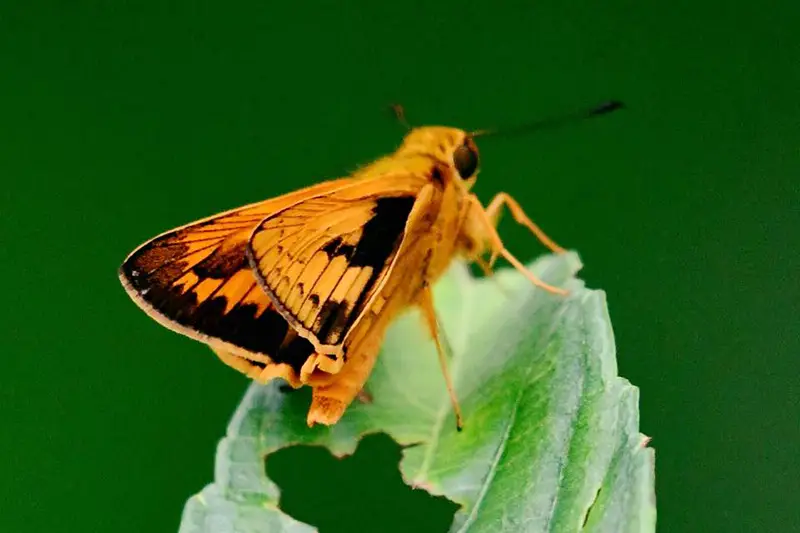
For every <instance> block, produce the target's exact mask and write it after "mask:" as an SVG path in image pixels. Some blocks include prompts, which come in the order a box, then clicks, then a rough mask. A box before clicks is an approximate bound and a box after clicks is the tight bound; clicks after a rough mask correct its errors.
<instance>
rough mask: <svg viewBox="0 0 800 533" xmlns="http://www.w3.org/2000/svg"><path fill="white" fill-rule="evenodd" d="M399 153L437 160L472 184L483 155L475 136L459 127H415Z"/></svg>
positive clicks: (440, 165) (453, 174)
mask: <svg viewBox="0 0 800 533" xmlns="http://www.w3.org/2000/svg"><path fill="white" fill-rule="evenodd" d="M398 154H404V155H408V156H415V157H424V158H426V159H428V160H431V159H433V160H434V161H435V162H436V163H437V165H438V166H439V167H446V168H447V169H448V170H449V171H450V172H448V174H449V175H450V176H453V177H454V178H456V179H458V180H460V181H461V182H463V183H464V184H465V185H466V187H467V188H469V187H471V186H472V184H473V183H474V182H475V179H476V177H477V175H478V167H479V164H480V156H479V153H478V147H477V146H476V145H475V141H474V140H473V137H472V135H470V134H469V133H467V132H466V131H464V130H460V129H458V128H446V127H443V126H425V127H420V128H414V129H412V130H411V131H409V132H408V134H407V135H406V136H405V138H404V139H403V145H402V146H401V147H400V149H399V150H398Z"/></svg>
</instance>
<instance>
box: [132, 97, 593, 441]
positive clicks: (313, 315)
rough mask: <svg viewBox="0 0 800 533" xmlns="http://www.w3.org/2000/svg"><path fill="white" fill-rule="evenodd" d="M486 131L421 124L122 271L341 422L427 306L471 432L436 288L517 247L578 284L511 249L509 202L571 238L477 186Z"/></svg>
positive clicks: (150, 244)
mask: <svg viewBox="0 0 800 533" xmlns="http://www.w3.org/2000/svg"><path fill="white" fill-rule="evenodd" d="M603 112H606V111H603ZM595 113H596V112H595ZM597 114H599V113H597ZM482 134H484V132H473V133H469V132H467V131H465V130H461V129H458V128H451V127H443V126H426V127H417V128H410V130H409V131H408V133H407V134H406V135H405V137H404V139H403V142H402V144H401V145H400V146H399V148H397V150H396V151H395V152H394V153H392V154H390V155H387V156H385V157H382V158H380V159H378V160H376V161H374V162H373V163H371V164H369V165H367V166H365V167H363V168H361V169H360V170H358V171H356V172H355V173H353V174H352V175H350V176H347V177H344V178H340V179H334V180H330V181H324V182H321V183H319V184H316V185H313V186H310V187H307V188H304V189H300V190H298V191H294V192H290V193H288V194H284V195H282V196H279V197H276V198H273V199H269V200H265V201H262V202H258V203H254V204H250V205H247V206H244V207H240V208H238V209H233V210H231V211H226V212H223V213H220V214H217V215H214V216H211V217H209V218H205V219H202V220H199V221H197V222H193V223H191V224H188V225H186V226H182V227H179V228H177V229H173V230H170V231H168V232H166V233H163V234H161V235H159V236H157V237H155V238H153V239H151V240H149V241H147V242H145V243H144V244H142V245H141V246H139V247H138V248H137V249H135V250H134V251H133V252H132V253H131V254H130V255H129V256H128V257H127V258H126V259H125V261H124V262H123V264H122V266H121V267H120V269H119V277H120V280H121V282H122V285H123V287H124V288H125V290H126V291H127V293H128V294H129V295H130V296H131V298H132V299H133V301H134V302H135V303H136V304H137V305H138V306H139V307H140V308H141V309H143V310H144V311H145V312H146V313H147V314H148V315H150V316H151V317H152V318H154V319H155V320H156V321H158V322H160V323H161V324H163V325H164V326H166V327H167V328H169V329H171V330H174V331H176V332H178V333H181V334H183V335H186V336H188V337H191V338H193V339H196V340H199V341H201V342H203V343H206V344H207V345H208V346H210V348H211V349H212V350H213V351H214V353H216V354H217V356H218V357H219V358H220V359H221V360H222V361H223V362H225V363H226V364H228V365H229V366H231V367H233V368H235V369H236V370H238V371H240V372H242V373H244V374H246V375H247V376H249V377H250V378H252V379H254V380H256V381H258V382H261V383H266V382H268V381H270V380H272V379H274V378H282V379H283V380H285V381H286V382H287V383H288V384H289V385H291V386H292V387H294V388H299V387H301V386H310V387H312V389H313V394H312V403H311V406H310V408H309V411H308V415H307V423H308V425H309V426H313V425H314V424H315V423H321V424H325V425H332V424H335V423H336V422H337V421H338V420H339V419H340V418H341V416H342V415H343V413H344V412H345V410H346V409H347V407H348V406H349V405H350V404H351V402H352V401H353V400H354V399H355V397H356V396H357V395H358V394H359V393H360V392H361V390H362V388H363V386H364V384H365V383H366V381H367V378H368V377H369V374H370V372H371V370H372V368H373V365H374V364H375V361H376V358H377V355H378V352H379V350H380V346H381V341H382V339H383V337H384V333H385V332H386V329H387V327H388V326H389V324H390V323H391V322H392V320H393V319H394V318H395V317H396V316H397V315H398V314H399V313H401V312H402V311H404V310H405V309H407V308H411V307H417V308H419V310H420V311H421V313H422V316H423V318H424V323H425V327H426V328H427V329H428V331H429V332H430V335H431V337H432V339H433V341H434V343H435V345H436V349H437V353H438V356H439V362H440V364H441V367H442V371H443V373H444V376H445V381H446V385H447V388H448V392H449V394H450V398H451V401H452V404H453V410H454V414H455V418H456V421H457V425H458V427H459V428H460V427H461V424H462V422H461V420H462V417H461V411H460V408H459V406H458V401H457V399H456V397H455V393H454V391H453V386H452V382H451V379H450V376H449V374H448V371H447V357H446V354H445V350H444V348H443V342H442V338H441V334H440V332H439V327H438V321H437V318H436V314H435V310H434V302H433V296H432V292H431V286H432V285H433V284H434V283H435V282H436V280H437V279H438V278H439V277H440V276H441V275H442V274H443V273H444V272H445V271H446V270H447V268H448V267H449V265H450V264H451V262H452V261H453V260H455V259H456V258H462V259H464V260H467V261H473V262H476V263H477V264H478V265H480V266H482V267H483V268H484V270H486V271H487V272H490V271H491V268H492V267H493V265H494V263H495V261H496V260H497V259H498V258H499V257H503V258H505V259H506V260H507V261H508V262H510V263H511V265H513V266H514V267H515V268H516V269H518V270H519V271H520V272H522V273H523V274H524V275H525V276H527V277H528V279H529V280H530V281H531V282H532V283H533V284H534V285H536V286H538V287H541V288H542V289H544V290H547V291H549V292H551V293H556V294H566V291H564V290H563V289H561V288H558V287H554V286H551V285H548V284H547V283H545V282H543V281H541V280H539V279H538V278H537V277H536V276H534V275H533V274H532V273H531V272H529V271H528V270H526V268H525V267H524V265H523V264H522V263H521V262H520V261H519V260H518V259H517V258H516V257H515V256H514V255H512V254H511V253H510V252H509V251H508V250H507V249H506V248H505V246H504V245H503V241H502V239H501V238H500V236H499V234H498V232H497V221H498V219H499V215H500V213H501V211H502V209H503V207H504V206H505V207H507V208H508V210H509V211H510V213H511V214H512V215H513V218H514V219H515V220H516V221H517V222H518V223H520V224H522V225H524V226H526V227H527V228H528V229H529V230H530V231H531V232H532V233H533V234H534V235H535V236H536V237H538V238H539V240H541V241H542V242H543V243H544V244H545V245H546V246H547V247H548V248H549V249H550V250H552V251H554V252H556V253H562V252H563V251H564V250H563V248H561V247H560V246H558V245H557V244H556V243H554V242H553V241H552V240H551V239H550V238H549V237H548V236H547V235H545V234H544V233H543V232H542V230H541V229H540V228H539V227H538V226H537V225H536V224H534V223H533V222H532V221H531V220H530V218H529V217H528V216H527V215H526V214H525V212H524V211H523V209H522V208H521V207H520V206H519V204H518V203H517V202H516V201H515V200H514V199H513V198H512V197H511V196H509V195H508V194H506V193H502V192H501V193H499V194H497V195H496V196H495V197H494V199H493V200H492V201H491V202H489V204H488V205H487V206H484V205H483V204H482V203H481V202H480V200H479V199H478V197H477V196H476V195H475V194H474V193H472V192H471V188H472V186H473V185H474V183H475V180H476V178H477V175H478V170H479V153H478V148H477V146H476V144H475V139H476V138H477V137H479V136H480V135H482ZM487 256H488V258H487Z"/></svg>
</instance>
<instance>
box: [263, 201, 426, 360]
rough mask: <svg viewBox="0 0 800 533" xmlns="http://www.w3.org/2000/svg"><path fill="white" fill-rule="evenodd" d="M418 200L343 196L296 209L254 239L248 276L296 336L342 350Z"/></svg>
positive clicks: (270, 220) (271, 221) (265, 225)
mask: <svg viewBox="0 0 800 533" xmlns="http://www.w3.org/2000/svg"><path fill="white" fill-rule="evenodd" d="M404 192H405V191H404ZM340 196H341V197H340ZM415 200H416V196H415V195H413V194H409V193H408V192H405V194H395V195H386V194H384V195H381V196H377V197H376V196H375V195H374V194H373V195H370V196H365V197H360V198H359V197H357V196H354V195H353V194H352V193H351V191H343V192H342V194H341V195H337V193H333V194H330V195H328V196H326V197H324V198H312V199H309V200H306V201H303V202H301V203H298V204H296V205H295V206H293V207H290V208H287V209H285V210H283V211H281V212H279V213H277V214H275V215H273V216H270V217H268V218H266V219H265V220H264V221H263V222H262V223H261V224H259V226H258V228H256V230H255V231H254V232H253V235H252V237H251V239H250V247H249V256H250V260H251V265H252V267H253V270H254V271H256V272H257V274H258V278H259V281H260V282H261V284H262V287H264V290H265V291H266V292H267V293H268V294H270V296H271V297H272V299H273V301H274V302H275V303H276V305H277V306H278V307H279V309H280V311H281V312H282V314H283V315H284V317H286V318H287V319H288V320H289V321H290V322H291V323H292V325H293V326H294V327H295V328H298V329H300V330H304V331H306V332H307V333H308V334H310V335H311V336H313V337H314V338H315V339H316V341H317V342H318V343H319V344H321V345H328V346H335V345H339V344H341V342H342V341H343V340H344V337H345V336H346V334H347V331H348V330H349V328H350V327H351V326H352V325H353V324H354V323H355V321H356V319H357V318H358V317H359V316H360V315H361V313H362V312H363V310H364V307H365V305H366V304H367V303H368V302H369V299H370V297H371V296H372V295H373V294H374V291H375V290H376V289H377V287H378V286H379V285H380V282H381V280H382V279H383V278H384V276H386V275H387V274H388V272H389V271H390V269H391V264H392V260H393V258H394V255H395V254H396V252H397V250H398V248H399V246H400V243H401V242H402V240H403V235H404V231H405V226H406V222H407V220H408V217H409V214H410V213H411V209H412V207H413V205H414V202H415Z"/></svg>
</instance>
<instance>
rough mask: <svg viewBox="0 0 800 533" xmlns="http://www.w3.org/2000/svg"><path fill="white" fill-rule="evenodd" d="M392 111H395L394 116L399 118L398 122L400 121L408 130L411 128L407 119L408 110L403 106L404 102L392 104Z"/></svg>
mask: <svg viewBox="0 0 800 533" xmlns="http://www.w3.org/2000/svg"><path fill="white" fill-rule="evenodd" d="M392 113H394V117H395V118H396V119H397V122H399V123H400V124H401V125H402V126H404V127H405V128H406V129H407V130H410V129H411V125H410V124H409V123H408V121H407V120H406V110H405V108H403V105H402V104H392Z"/></svg>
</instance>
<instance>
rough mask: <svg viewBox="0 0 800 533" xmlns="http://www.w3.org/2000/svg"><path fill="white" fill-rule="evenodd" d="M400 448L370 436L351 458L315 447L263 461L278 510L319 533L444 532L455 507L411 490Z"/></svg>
mask: <svg viewBox="0 0 800 533" xmlns="http://www.w3.org/2000/svg"><path fill="white" fill-rule="evenodd" d="M400 457H401V447H400V445H399V444H397V443H396V442H395V441H394V440H392V439H391V438H390V437H389V436H387V435H386V434H383V433H381V434H377V435H369V436H366V437H364V438H363V439H362V440H361V442H360V443H359V446H358V449H357V450H356V453H355V454H353V455H352V456H349V457H345V458H343V459H337V458H336V457H334V456H333V455H331V453H330V452H329V451H328V450H327V449H326V448H322V447H316V446H292V447H290V448H285V449H283V450H279V451H277V452H275V453H273V454H271V455H270V456H269V457H267V461H266V470H267V476H269V478H270V479H272V480H273V481H274V482H275V483H276V484H277V485H278V486H279V487H280V489H281V498H280V508H281V510H283V512H284V513H286V514H289V515H291V516H292V517H294V518H295V519H297V520H300V521H301V522H305V523H307V524H311V525H313V526H315V527H316V528H317V529H318V530H319V531H320V533H340V532H341V533H353V532H360V531H387V530H390V529H392V530H394V529H396V528H397V526H398V525H400V524H402V526H403V528H404V529H406V530H408V531H418V532H426V533H427V532H429V533H442V532H444V531H447V530H448V528H449V526H450V524H451V522H452V521H453V515H454V514H455V512H456V510H457V509H458V505H457V504H455V503H453V502H451V501H450V500H448V499H447V498H443V497H434V496H431V495H430V494H429V493H428V492H426V491H424V490H420V489H417V490H414V489H412V488H411V487H409V486H408V485H406V484H405V483H404V482H403V480H402V478H401V477H400V471H399V470H398V464H399V462H400Z"/></svg>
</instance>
